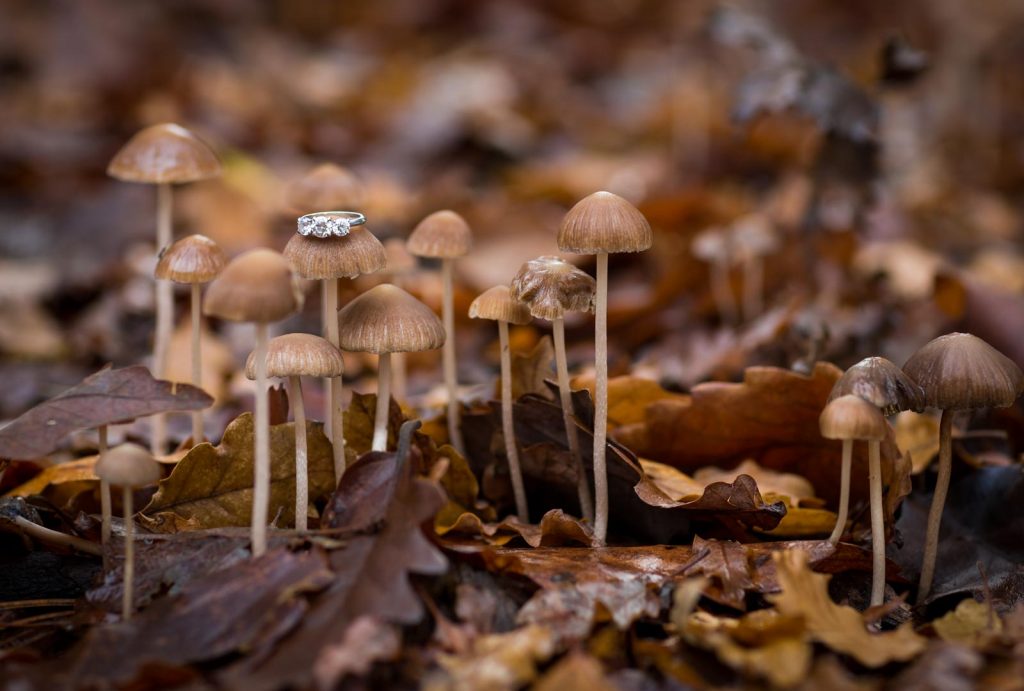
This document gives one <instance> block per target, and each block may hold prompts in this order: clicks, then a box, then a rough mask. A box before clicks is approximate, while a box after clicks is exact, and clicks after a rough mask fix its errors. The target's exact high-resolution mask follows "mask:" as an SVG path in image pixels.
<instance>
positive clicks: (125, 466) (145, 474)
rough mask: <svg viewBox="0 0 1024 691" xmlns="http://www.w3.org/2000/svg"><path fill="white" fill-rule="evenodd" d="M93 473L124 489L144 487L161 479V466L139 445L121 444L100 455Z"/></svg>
mask: <svg viewBox="0 0 1024 691" xmlns="http://www.w3.org/2000/svg"><path fill="white" fill-rule="evenodd" d="M93 472H95V473H96V476H97V477H98V478H99V479H101V480H106V481H107V482H109V483H110V484H112V485H120V486H122V487H144V486H146V485H151V484H153V483H154V482H156V481H157V480H159V479H160V475H161V472H160V464H159V463H157V462H156V459H154V458H153V456H152V454H150V453H149V451H146V449H144V448H142V447H141V446H139V445H138V444H121V445H120V446H115V447H114V448H112V449H110V450H109V451H107V452H106V453H104V454H101V455H100V458H99V460H98V461H96V465H95V467H94V468H93Z"/></svg>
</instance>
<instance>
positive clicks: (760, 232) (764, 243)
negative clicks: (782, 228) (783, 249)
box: [732, 213, 779, 257]
mask: <svg viewBox="0 0 1024 691" xmlns="http://www.w3.org/2000/svg"><path fill="white" fill-rule="evenodd" d="M732 241H733V245H734V246H735V248H736V251H737V252H739V253H740V254H743V255H745V256H748V257H763V256H764V255H766V254H771V253H772V252H774V251H775V250H777V249H778V248H779V238H778V235H776V233H775V231H774V230H773V229H772V224H771V221H769V220H768V218H767V217H766V216H765V215H764V214H759V213H753V214H747V215H746V216H741V217H740V218H738V219H736V220H735V221H734V222H733V224H732Z"/></svg>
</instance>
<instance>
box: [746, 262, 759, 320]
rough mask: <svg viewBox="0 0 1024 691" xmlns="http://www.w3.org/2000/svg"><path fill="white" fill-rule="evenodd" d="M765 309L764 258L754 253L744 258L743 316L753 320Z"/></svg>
mask: <svg viewBox="0 0 1024 691" xmlns="http://www.w3.org/2000/svg"><path fill="white" fill-rule="evenodd" d="M763 309H764V260H762V259H761V257H760V256H758V255H756V254H753V255H751V256H749V257H747V258H746V259H744V260H743V316H744V317H746V319H748V320H751V319H754V318H755V317H757V316H758V315H760V314H761V310H763Z"/></svg>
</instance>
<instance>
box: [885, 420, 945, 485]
mask: <svg viewBox="0 0 1024 691" xmlns="http://www.w3.org/2000/svg"><path fill="white" fill-rule="evenodd" d="M893 431H894V434H895V438H896V445H897V446H898V447H899V448H900V450H901V451H903V452H904V453H908V454H910V461H911V464H912V465H911V467H912V469H913V474H914V475H917V474H919V473H921V472H922V471H924V469H925V468H927V467H928V465H929V464H930V463H931V462H932V459H934V458H935V457H936V456H938V455H939V421H938V420H937V419H935V418H934V417H933V416H931V415H925V414H924V413H915V412H914V411H912V410H905V411H903V412H902V413H900V414H899V415H897V416H896V420H895V422H894V424H893Z"/></svg>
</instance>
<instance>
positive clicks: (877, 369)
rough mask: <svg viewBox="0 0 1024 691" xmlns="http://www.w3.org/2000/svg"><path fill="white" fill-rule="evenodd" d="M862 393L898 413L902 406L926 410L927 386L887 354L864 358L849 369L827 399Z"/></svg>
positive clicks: (888, 412)
mask: <svg viewBox="0 0 1024 691" xmlns="http://www.w3.org/2000/svg"><path fill="white" fill-rule="evenodd" d="M850 394H852V395H854V396H860V397H861V398H863V399H864V400H865V401H867V402H868V403H870V404H871V405H873V406H875V407H876V408H878V409H879V410H881V411H882V414H883V415H895V414H896V413H898V412H900V411H901V410H913V411H915V412H918V413H919V412H921V411H922V410H924V407H925V403H924V390H923V389H922V388H921V387H920V386H918V385H917V383H916V382H915V381H914V380H912V379H911V378H910V377H908V376H907V375H906V374H905V373H904V372H903V370H901V369H900V368H899V367H897V366H896V365H895V364H893V363H892V362H890V361H889V360H886V359H885V358H884V357H869V358H864V359H863V360H861V361H860V362H858V363H857V364H856V365H854V366H853V367H851V368H850V369H848V370H846V372H844V373H843V376H841V377H840V378H839V380H838V381H836V383H835V386H833V387H832V393H830V394H829V396H828V400H829V401H834V400H835V399H837V398H839V397H840V396H846V395H850Z"/></svg>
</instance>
